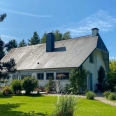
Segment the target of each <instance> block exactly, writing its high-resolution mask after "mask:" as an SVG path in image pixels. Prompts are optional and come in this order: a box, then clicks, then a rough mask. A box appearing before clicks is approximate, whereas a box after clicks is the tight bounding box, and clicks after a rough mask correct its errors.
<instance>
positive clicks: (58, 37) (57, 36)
mask: <svg viewBox="0 0 116 116" xmlns="http://www.w3.org/2000/svg"><path fill="white" fill-rule="evenodd" d="M54 36H55V41H60V40H62V33H60V31H59V30H56V31H55V32H54Z"/></svg>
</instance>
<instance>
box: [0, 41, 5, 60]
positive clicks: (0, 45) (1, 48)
mask: <svg viewBox="0 0 116 116" xmlns="http://www.w3.org/2000/svg"><path fill="white" fill-rule="evenodd" d="M4 55H5V52H4V42H3V41H2V40H1V39H0V60H1V59H2V58H3V56H4Z"/></svg>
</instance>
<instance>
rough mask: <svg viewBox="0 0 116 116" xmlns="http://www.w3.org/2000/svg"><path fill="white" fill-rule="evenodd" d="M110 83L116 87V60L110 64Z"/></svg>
mask: <svg viewBox="0 0 116 116" xmlns="http://www.w3.org/2000/svg"><path fill="white" fill-rule="evenodd" d="M108 82H109V83H112V84H115V85H116V59H112V60H110V62H109V72H108Z"/></svg>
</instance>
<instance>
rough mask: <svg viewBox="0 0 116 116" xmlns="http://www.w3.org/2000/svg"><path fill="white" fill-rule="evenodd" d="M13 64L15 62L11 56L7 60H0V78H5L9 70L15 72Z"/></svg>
mask: <svg viewBox="0 0 116 116" xmlns="http://www.w3.org/2000/svg"><path fill="white" fill-rule="evenodd" d="M15 65H16V63H15V60H14V59H13V58H11V59H10V60H9V61H7V62H0V79H1V78H6V77H7V75H8V73H9V72H10V73H13V72H15V71H16V68H15Z"/></svg>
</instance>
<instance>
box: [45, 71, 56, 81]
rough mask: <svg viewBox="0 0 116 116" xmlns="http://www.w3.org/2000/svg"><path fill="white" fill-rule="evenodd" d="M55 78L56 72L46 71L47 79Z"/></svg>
mask: <svg viewBox="0 0 116 116" xmlns="http://www.w3.org/2000/svg"><path fill="white" fill-rule="evenodd" d="M49 79H52V80H53V79H54V73H46V80H49Z"/></svg>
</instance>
